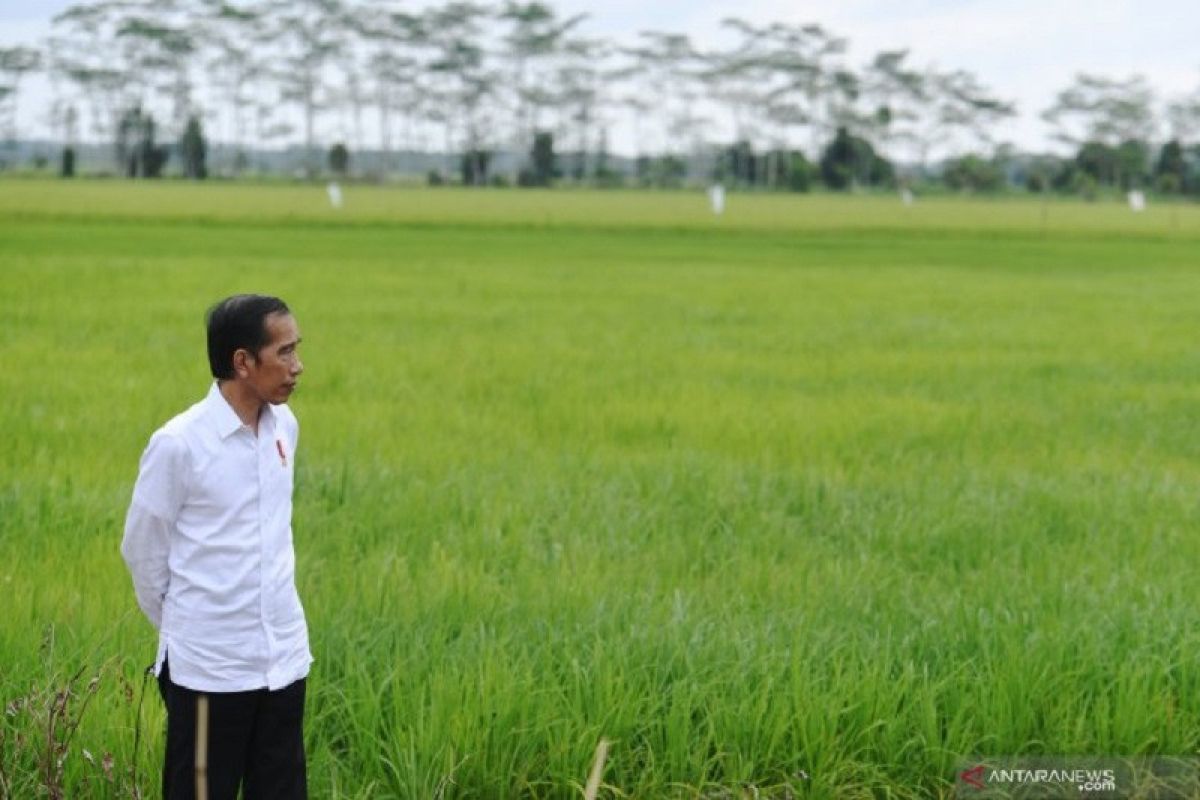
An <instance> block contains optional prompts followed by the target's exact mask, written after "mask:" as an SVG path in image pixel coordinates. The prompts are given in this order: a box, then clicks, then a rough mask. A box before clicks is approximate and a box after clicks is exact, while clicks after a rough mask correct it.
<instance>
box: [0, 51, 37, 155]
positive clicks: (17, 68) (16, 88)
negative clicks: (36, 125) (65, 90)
mask: <svg viewBox="0 0 1200 800" xmlns="http://www.w3.org/2000/svg"><path fill="white" fill-rule="evenodd" d="M41 65H42V54H41V53H40V52H38V51H37V50H34V49H33V48H32V47H24V46H17V47H3V48H0V76H3V83H2V84H0V85H2V86H3V87H4V88H5V89H7V90H8V125H7V128H8V130H7V132H6V133H7V136H8V138H9V139H11V140H13V141H16V140H17V138H18V136H17V134H18V127H19V114H18V111H19V106H18V101H19V99H20V97H21V79H22V78H24V77H25V75H27V74H28V73H30V72H33V71H34V70H36V69H38V68H39V67H41Z"/></svg>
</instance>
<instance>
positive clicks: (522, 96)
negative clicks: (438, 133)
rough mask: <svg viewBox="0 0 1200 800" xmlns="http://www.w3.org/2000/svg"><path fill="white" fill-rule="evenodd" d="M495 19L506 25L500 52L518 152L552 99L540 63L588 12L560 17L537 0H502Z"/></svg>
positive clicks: (527, 140) (558, 47) (517, 167)
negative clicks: (505, 67)
mask: <svg viewBox="0 0 1200 800" xmlns="http://www.w3.org/2000/svg"><path fill="white" fill-rule="evenodd" d="M497 18H498V19H499V20H500V21H501V22H503V23H506V24H507V25H508V30H507V31H506V32H505V33H504V34H503V37H502V42H503V45H504V49H503V51H502V53H503V57H504V58H505V59H506V60H507V61H508V64H509V74H510V76H511V83H510V87H511V93H512V95H513V100H514V107H515V114H514V125H513V144H514V150H516V151H517V152H520V151H522V150H524V149H525V148H527V147H529V146H531V144H532V139H533V133H534V130H535V129H536V128H537V126H538V124H539V123H540V119H539V114H538V112H539V111H540V110H542V109H543V108H545V107H546V106H548V105H550V104H551V103H552V102H553V98H552V95H551V94H550V93H549V92H547V91H546V90H545V89H544V88H543V87H545V86H547V85H549V83H550V81H549V75H547V74H545V72H546V70H544V69H543V68H542V65H543V64H545V63H546V62H548V61H550V60H551V59H552V58H553V57H554V56H555V55H557V54H558V53H559V51H560V48H561V46H562V43H563V42H564V41H565V39H566V37H567V35H568V34H569V33H570V32H571V31H572V30H574V29H575V28H576V27H578V26H579V24H580V23H581V22H583V20H584V19H586V18H587V15H586V14H576V15H574V16H571V17H567V18H566V19H560V18H559V16H558V12H557V11H556V10H555V9H554V7H553V6H550V5H547V4H545V3H541V2H537V0H534V1H533V2H528V3H519V2H514V0H505V2H504V5H503V6H502V7H501V8H500V10H499V12H498V13H497ZM519 168H520V165H519V164H514V170H519Z"/></svg>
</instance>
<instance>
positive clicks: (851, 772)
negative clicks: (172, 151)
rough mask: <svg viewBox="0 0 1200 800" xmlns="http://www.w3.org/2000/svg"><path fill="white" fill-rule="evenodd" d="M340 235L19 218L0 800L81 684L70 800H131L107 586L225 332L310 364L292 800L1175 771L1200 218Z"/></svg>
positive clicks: (903, 791)
mask: <svg viewBox="0 0 1200 800" xmlns="http://www.w3.org/2000/svg"><path fill="white" fill-rule="evenodd" d="M324 202H325V201H324V198H323V195H322V192H321V190H319V189H312V188H305V187H239V186H235V185H224V186H221V185H213V186H188V185H183V184H175V183H166V184H158V185H129V184H124V183H117V182H111V183H110V182H89V183H79V184H73V185H60V184H54V183H49V182H44V181H43V182H36V181H30V182H18V181H9V182H5V183H3V184H0V271H2V276H3V280H2V281H0V315H2V317H3V320H2V322H3V324H0V363H2V364H3V365H4V369H3V371H0V397H3V398H4V402H3V403H2V404H0V431H3V432H4V439H5V446H4V447H3V448H0V475H2V476H3V480H2V481H0V588H2V590H3V593H4V596H5V597H6V598H7V602H6V605H5V623H4V624H3V625H0V699H2V700H3V701H4V702H5V704H6V705H7V706H8V707H9V708H10V709H12V713H9V714H6V715H5V716H4V717H3V721H2V722H0V733H2V735H3V737H4V738H3V739H0V770H2V772H0V781H7V786H6V787H5V786H0V793H2V792H4V791H7V792H8V793H10V794H11V795H12V796H13V797H24V796H29V795H31V794H34V793H36V792H38V791H48V790H46V788H45V787H46V784H47V783H52V781H47V780H46V779H45V777H44V776H45V774H46V773H45V767H46V765H47V764H48V763H49V766H50V767H51V768H52V769H53V768H54V763H52V762H53V759H54V758H57V756H56V755H54V751H53V747H52V746H49V745H45V744H41V743H44V742H46V741H47V736H46V728H47V727H48V725H49V719H48V715H50V714H51V712H53V709H54V708H55V706H54V704H53V697H52V694H53V692H52V690H54V691H59V690H61V689H62V688H64V687H66V686H67V685H68V680H69V679H71V678H72V676H78V677H77V678H76V681H75V684H73V685H74V686H75V689H74V692H73V693H69V694H63V697H64V698H65V699H66V700H71V701H72V702H74V705H73V706H71V708H73V709H75V711H78V709H79V707H80V703H81V702H82V701H83V699H84V698H85V697H86V692H87V688H86V687H87V681H89V680H90V679H91V678H92V677H97V678H98V679H99V680H98V681H97V682H96V684H95V688H94V690H93V691H94V694H95V697H94V699H92V700H91V702H90V705H89V706H87V709H86V714H84V715H82V716H81V717H80V722H79V725H78V729H77V730H76V731H75V732H74V734H73V737H72V738H71V740H70V743H69V747H68V748H67V749H66V750H65V752H66V753H67V754H68V755H67V757H66V759H65V761H64V762H63V765H62V769H61V784H62V786H63V787H65V791H66V793H67V795H68V796H76V795H79V794H86V795H87V796H93V795H94V796H105V795H104V793H105V792H107V793H108V794H109V795H111V796H129V794H130V793H131V792H132V791H133V788H134V785H135V783H136V784H137V785H138V786H140V787H141V791H142V792H143V793H149V794H153V787H154V786H155V783H154V781H155V775H156V770H157V765H158V763H159V762H160V759H161V746H162V743H161V727H162V712H161V707H160V704H159V703H158V702H157V699H156V698H154V697H150V698H148V699H147V700H146V701H145V704H144V707H143V708H141V710H140V711H139V710H138V697H139V692H140V686H141V681H142V678H141V677H140V670H141V668H143V667H144V666H145V664H146V663H148V662H149V660H150V659H151V658H152V655H153V642H154V637H153V632H152V631H151V630H150V628H149V626H148V625H147V624H146V623H145V622H144V621H143V620H142V619H141V618H140V617H139V616H138V614H137V612H136V608H135V606H134V603H133V597H132V592H131V589H130V587H129V585H128V579H127V576H126V574H125V571H124V567H123V565H122V564H121V562H120V557H119V554H118V552H117V545H118V542H119V540H120V531H121V525H122V520H123V515H124V511H125V507H126V504H127V502H128V496H129V491H130V488H131V486H132V481H133V478H134V477H135V473H136V464H137V458H138V455H139V453H140V452H141V449H142V447H144V445H145V441H146V439H147V437H148V436H149V434H150V432H151V431H152V430H153V429H154V428H155V427H157V426H158V425H159V424H161V422H162V421H164V420H165V419H166V418H168V417H169V416H171V415H172V414H174V413H176V412H177V411H179V410H181V409H182V408H184V407H185V406H187V405H188V404H190V403H191V402H194V401H195V400H196V399H198V398H199V397H201V396H202V394H203V392H204V391H205V389H206V385H207V380H208V379H207V377H206V370H205V367H204V357H203V330H202V326H201V315H202V312H203V309H204V308H205V306H206V305H207V304H208V303H210V302H212V301H213V300H215V299H217V298H219V297H221V296H223V295H225V294H228V293H232V292H236V291H249V290H254V291H266V292H273V293H278V294H280V295H282V296H283V297H285V298H286V299H287V300H288V302H289V303H290V304H291V305H292V306H293V308H294V309H295V311H296V315H297V319H298V321H299V323H300V326H301V330H302V332H303V335H304V339H305V344H304V347H303V350H304V352H303V356H304V358H305V363H306V366H307V373H306V375H305V378H304V381H303V385H302V388H301V390H300V392H299V393H298V394H297V396H296V397H295V399H294V401H293V403H292V405H293V407H294V409H295V410H296V412H297V414H298V416H299V417H300V419H301V423H302V436H301V444H300V450H299V452H298V462H297V470H298V486H297V503H296V511H295V531H296V541H297V557H298V581H299V584H300V591H301V597H302V598H303V599H304V601H305V605H306V609H307V612H308V617H309V624H310V629H311V634H312V642H313V649H314V653H315V655H316V659H317V662H316V664H315V665H314V671H313V674H312V681H311V687H310V701H309V709H308V728H307V730H308V742H309V755H310V785H311V787H312V793H313V796H314V797H477V798H509V797H578V796H581V795H582V792H583V784H584V782H585V780H586V779H587V774H588V769H589V767H590V765H591V763H592V757H593V754H594V752H595V749H596V745H597V742H598V741H599V740H600V739H601V738H602V737H605V738H608V739H609V740H611V741H612V747H611V749H610V751H609V758H608V762H607V766H606V769H605V773H604V783H603V786H602V788H601V792H600V795H601V796H603V797H639V798H641V797H661V796H671V797H690V798H701V797H703V798H717V797H737V796H741V794H742V793H746V792H750V791H751V790H752V788H756V789H759V790H761V792H762V793H763V794H764V795H766V796H774V797H786V796H798V797H814V798H824V797H838V798H854V797H898V798H906V797H913V798H916V797H930V796H946V795H949V794H950V793H951V792H952V789H953V780H954V775H955V768H956V766H958V765H959V764H960V762H961V761H962V760H963V759H965V758H968V757H970V756H972V755H990V754H995V755H999V754H1027V755H1032V754H1056V753H1058V754H1062V753H1066V754H1115V755H1131V756H1132V755H1158V754H1168V755H1195V754H1196V753H1197V748H1198V746H1200V715H1198V712H1200V685H1198V684H1200V675H1198V673H1197V670H1196V669H1195V668H1194V663H1195V653H1196V651H1197V648H1198V647H1200V630H1198V628H1197V625H1196V623H1195V620H1196V619H1197V618H1198V617H1197V613H1196V611H1197V608H1196V606H1197V602H1196V599H1195V594H1196V593H1195V589H1194V584H1195V581H1194V564H1195V563H1197V561H1198V560H1200V542H1198V541H1197V539H1196V537H1195V536H1194V532H1195V530H1196V522H1197V511H1198V503H1197V500H1196V491H1195V487H1196V485H1197V483H1198V480H1200V466H1198V465H1200V459H1198V456H1200V424H1198V423H1197V421H1196V420H1197V417H1196V415H1195V414H1194V413H1192V412H1193V409H1194V406H1195V401H1196V390H1195V386H1196V378H1197V376H1198V375H1200V352H1198V351H1197V347H1196V344H1195V330H1196V326H1195V324H1194V319H1195V298H1196V296H1197V293H1198V292H1200V273H1198V272H1197V269H1196V267H1197V262H1196V253H1197V252H1200V250H1198V249H1197V245H1200V209H1197V208H1195V207H1191V206H1174V207H1157V206H1156V207H1152V208H1151V209H1150V210H1149V211H1148V212H1147V213H1145V214H1142V215H1135V214H1132V213H1130V212H1129V211H1128V209H1125V208H1123V207H1120V206H1116V205H1112V206H1097V205H1088V204H1073V203H1066V202H1054V203H1050V204H1049V205H1043V204H1041V203H1039V202H1036V201H1031V202H1020V201H1012V200H1009V201H998V202H986V201H977V202H967V201H951V200H938V201H929V202H918V203H917V205H916V206H914V207H913V208H911V209H905V208H903V207H902V206H900V204H899V203H898V202H897V201H894V200H891V199H887V198H842V197H813V198H784V197H770V196H739V195H735V196H733V197H731V200H730V204H729V212H728V213H727V214H726V215H725V216H724V217H722V218H720V219H713V218H711V217H710V216H708V215H707V214H706V213H705V211H704V200H703V197H702V196H700V195H688V194H638V193H601V192H596V193H583V192H579V193H576V192H516V191H513V192H497V191H484V192H479V193H472V192H466V191H453V190H446V191H436V190H427V191H399V190H387V189H377V188H370V189H368V188H358V187H351V189H350V190H349V191H348V194H347V208H346V209H344V210H343V212H344V213H341V214H339V213H335V212H333V211H332V210H330V209H328V208H327V207H325V205H324ZM81 670H82V671H81ZM149 693H150V694H151V695H153V694H154V690H153V687H151V689H150V691H149ZM47 698H50V699H49V700H48V699H47ZM71 713H73V712H71V711H69V710H68V711H64V712H63V713H62V714H61V715H60V716H61V717H64V718H69V717H70V716H71ZM60 730H61V728H60ZM139 730H140V731H141V741H140V742H138V744H137V746H136V747H135V737H136V733H135V732H136V731H139ZM18 736H19V737H21V742H20V743H19V744H18V742H17V737H18ZM84 750H86V751H87V752H88V753H89V754H91V755H92V761H88V759H87V758H86V757H84V756H83V755H82V753H83V751H84ZM48 752H49V753H51V756H50V758H51V761H50V762H47V761H46V758H47V755H46V754H47V753H48ZM104 754H111V756H112V763H113V766H112V767H111V768H110V769H108V770H106V769H105V768H104V766H103V763H102V762H103V756H104ZM135 768H136V774H135V771H134V770H135ZM39 786H40V787H42V788H41V789H39V788H38V787H39Z"/></svg>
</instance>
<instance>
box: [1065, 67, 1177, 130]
mask: <svg viewBox="0 0 1200 800" xmlns="http://www.w3.org/2000/svg"><path fill="white" fill-rule="evenodd" d="M1042 119H1043V120H1045V121H1046V122H1048V123H1049V124H1050V125H1052V126H1053V127H1054V136H1055V138H1056V139H1058V140H1059V141H1062V142H1065V143H1067V144H1071V145H1076V146H1078V145H1081V144H1083V143H1084V142H1100V143H1102V144H1107V145H1111V146H1116V145H1118V144H1120V143H1121V142H1126V141H1135V140H1137V141H1143V142H1145V141H1149V140H1151V139H1153V138H1154V135H1155V133H1156V131H1157V128H1158V125H1157V122H1156V120H1155V116H1154V92H1153V90H1151V89H1150V87H1149V86H1148V85H1147V84H1146V81H1145V79H1144V78H1143V77H1142V76H1140V75H1133V76H1131V77H1129V78H1127V79H1125V80H1115V79H1111V78H1105V77H1103V76H1099V75H1088V74H1083V73H1081V74H1079V75H1077V76H1076V77H1075V82H1074V83H1073V84H1072V85H1070V86H1068V87H1067V88H1065V89H1063V90H1061V91H1060V92H1059V93H1058V94H1057V95H1056V97H1055V100H1054V104H1053V105H1051V106H1050V107H1049V108H1047V109H1046V110H1045V111H1043V112H1042Z"/></svg>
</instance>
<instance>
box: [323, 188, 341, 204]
mask: <svg viewBox="0 0 1200 800" xmlns="http://www.w3.org/2000/svg"><path fill="white" fill-rule="evenodd" d="M326 190H327V191H328V192H329V205H331V206H333V207H334V208H341V207H342V187H340V186H338V185H337V183H336V182H334V183H330V184H329V186H327V187H326Z"/></svg>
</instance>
